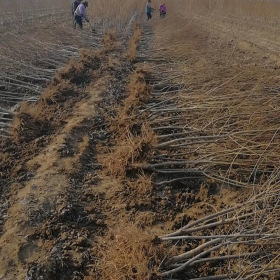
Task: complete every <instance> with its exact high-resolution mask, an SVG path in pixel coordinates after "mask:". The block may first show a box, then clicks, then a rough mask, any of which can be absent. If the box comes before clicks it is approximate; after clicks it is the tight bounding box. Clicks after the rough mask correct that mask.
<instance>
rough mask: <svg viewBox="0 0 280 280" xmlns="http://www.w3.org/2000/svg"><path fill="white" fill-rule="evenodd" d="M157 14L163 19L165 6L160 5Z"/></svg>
mask: <svg viewBox="0 0 280 280" xmlns="http://www.w3.org/2000/svg"><path fill="white" fill-rule="evenodd" d="M159 14H160V17H161V18H164V17H165V15H166V6H165V4H164V3H163V4H161V5H160V7H159Z"/></svg>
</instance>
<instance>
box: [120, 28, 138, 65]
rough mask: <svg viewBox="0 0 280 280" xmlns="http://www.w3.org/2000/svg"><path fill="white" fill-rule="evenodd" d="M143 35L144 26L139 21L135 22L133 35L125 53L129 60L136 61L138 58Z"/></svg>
mask: <svg viewBox="0 0 280 280" xmlns="http://www.w3.org/2000/svg"><path fill="white" fill-rule="evenodd" d="M141 37H142V28H141V26H140V25H139V24H138V23H135V25H134V33H133V36H132V38H131V39H130V41H129V47H128V50H127V52H126V53H125V54H124V57H125V58H127V59H128V60H129V61H134V60H135V59H136V55H137V48H138V45H139V41H140V39H141Z"/></svg>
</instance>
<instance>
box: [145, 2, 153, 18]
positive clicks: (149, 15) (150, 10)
mask: <svg viewBox="0 0 280 280" xmlns="http://www.w3.org/2000/svg"><path fill="white" fill-rule="evenodd" d="M151 2H152V1H151V0H148V2H147V4H146V14H147V17H148V19H147V20H150V19H151V18H152V12H153V10H154V9H153V8H152V7H151Z"/></svg>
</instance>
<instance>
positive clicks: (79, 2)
mask: <svg viewBox="0 0 280 280" xmlns="http://www.w3.org/2000/svg"><path fill="white" fill-rule="evenodd" d="M81 2H82V0H75V1H74V2H73V3H72V6H71V13H72V15H73V17H74V19H73V27H74V28H76V20H75V15H74V13H75V11H76V9H77V8H78V6H79V5H80V4H81Z"/></svg>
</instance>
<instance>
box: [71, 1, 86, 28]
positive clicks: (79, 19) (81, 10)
mask: <svg viewBox="0 0 280 280" xmlns="http://www.w3.org/2000/svg"><path fill="white" fill-rule="evenodd" d="M87 7H88V2H87V1H84V2H83V3H81V4H79V6H78V7H77V9H76V11H75V13H74V16H75V22H76V23H77V24H78V25H79V27H80V28H81V29H83V20H85V21H87V22H89V20H88V18H87V15H86V8H87Z"/></svg>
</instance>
